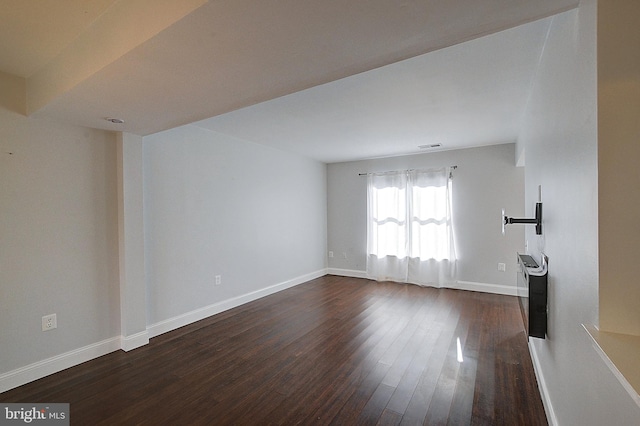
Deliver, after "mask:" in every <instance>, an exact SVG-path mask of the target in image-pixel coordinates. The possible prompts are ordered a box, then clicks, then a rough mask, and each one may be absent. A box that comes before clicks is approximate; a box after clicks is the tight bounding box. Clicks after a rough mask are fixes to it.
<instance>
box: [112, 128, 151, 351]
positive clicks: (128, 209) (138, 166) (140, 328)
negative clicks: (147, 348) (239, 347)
mask: <svg viewBox="0 0 640 426" xmlns="http://www.w3.org/2000/svg"><path fill="white" fill-rule="evenodd" d="M117 144H118V147H117V155H118V245H119V247H118V252H119V279H120V330H121V339H122V341H121V347H122V349H123V350H125V351H129V350H131V349H135V348H137V347H140V346H143V345H146V344H147V343H149V335H148V333H147V309H146V306H147V302H146V285H145V273H144V270H145V269H144V219H143V202H142V197H143V174H142V162H143V161H142V137H141V136H137V135H132V134H129V133H119V134H118V137H117Z"/></svg>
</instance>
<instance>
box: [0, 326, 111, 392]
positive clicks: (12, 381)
mask: <svg viewBox="0 0 640 426" xmlns="http://www.w3.org/2000/svg"><path fill="white" fill-rule="evenodd" d="M120 342H121V337H120V336H118V337H112V338H110V339H107V340H103V341H101V342H97V343H93V344H91V345H87V346H84V347H82V348H78V349H74V350H72V351H69V352H65V353H63V354H60V355H56V356H53V357H51V358H47V359H45V360H42V361H38V362H34V363H33V364H29V365H26V366H24V367H20V368H17V369H15V370H13V371H9V372H7V373H4V374H0V392H5V391H8V390H9V389H13V388H15V387H18V386H22V385H24V384H26V383H29V382H32V381H34V380H38V379H41V378H43V377H45V376H48V375H50V374H53V373H57V372H59V371H62V370H66V369H67V368H69V367H73V366H74V365H78V364H82V363H83V362H86V361H89V360H92V359H94V358H98V357H101V356H103V355H106V354H108V353H110V352H114V351H117V350H118V349H120Z"/></svg>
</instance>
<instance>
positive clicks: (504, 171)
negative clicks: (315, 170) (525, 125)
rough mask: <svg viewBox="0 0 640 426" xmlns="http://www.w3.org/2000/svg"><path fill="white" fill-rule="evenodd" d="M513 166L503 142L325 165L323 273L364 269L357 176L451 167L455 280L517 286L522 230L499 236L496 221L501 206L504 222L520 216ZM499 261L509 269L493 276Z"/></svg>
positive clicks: (511, 151) (517, 173) (361, 182)
mask: <svg viewBox="0 0 640 426" xmlns="http://www.w3.org/2000/svg"><path fill="white" fill-rule="evenodd" d="M515 161H516V160H515V145H514V144H504V145H493V146H487V147H481V148H471V149H462V150H452V151H441V152H434V153H430V154H420V155H412V156H402V157H393V158H382V159H376V160H367V161H356V162H347V163H335V164H329V166H328V190H329V195H328V224H329V231H328V250H331V251H333V252H334V257H333V258H331V259H329V267H330V268H336V269H346V270H351V271H364V270H366V241H367V232H366V229H367V228H366V216H367V203H366V196H367V178H366V177H365V176H358V174H359V173H368V172H377V171H387V170H404V169H409V168H430V167H443V166H450V165H457V166H458V169H457V170H455V171H454V180H453V210H454V226H455V237H456V252H457V255H458V258H459V267H458V272H459V274H458V279H459V280H460V281H468V282H473V283H481V284H491V285H500V286H508V287H513V286H515V282H516V275H515V274H516V272H515V271H516V251H521V252H522V251H524V227H523V226H522V225H513V226H511V227H510V228H508V229H507V232H506V235H504V236H503V235H502V233H501V223H500V211H501V209H502V208H503V207H504V208H505V209H506V210H507V213H508V214H509V215H510V216H515V217H522V215H523V214H524V213H525V212H524V210H523V205H524V196H523V189H524V170H523V168H519V167H516V166H515ZM526 213H527V214H532V213H533V212H532V211H527V212H526ZM343 253H346V259H345V258H344V255H343ZM499 262H500V263H505V264H506V265H507V271H506V272H498V270H497V264H498V263H499Z"/></svg>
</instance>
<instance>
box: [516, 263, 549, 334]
mask: <svg viewBox="0 0 640 426" xmlns="http://www.w3.org/2000/svg"><path fill="white" fill-rule="evenodd" d="M548 261H549V258H548V257H547V256H546V255H544V254H542V256H541V262H540V264H538V262H536V261H535V259H534V258H533V257H531V256H530V255H526V254H520V253H518V299H519V301H520V311H521V313H522V319H523V321H524V328H525V331H526V333H527V336H528V337H537V338H540V339H544V338H545V337H546V335H547V275H548V267H547V266H548Z"/></svg>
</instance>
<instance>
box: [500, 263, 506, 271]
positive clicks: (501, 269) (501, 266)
mask: <svg viewBox="0 0 640 426" xmlns="http://www.w3.org/2000/svg"><path fill="white" fill-rule="evenodd" d="M506 270H507V265H506V264H504V263H498V271H500V272H505V271H506Z"/></svg>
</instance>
